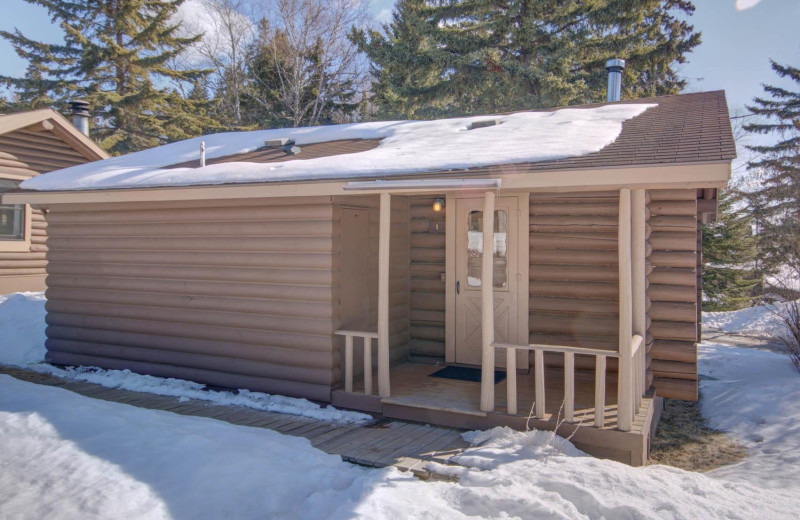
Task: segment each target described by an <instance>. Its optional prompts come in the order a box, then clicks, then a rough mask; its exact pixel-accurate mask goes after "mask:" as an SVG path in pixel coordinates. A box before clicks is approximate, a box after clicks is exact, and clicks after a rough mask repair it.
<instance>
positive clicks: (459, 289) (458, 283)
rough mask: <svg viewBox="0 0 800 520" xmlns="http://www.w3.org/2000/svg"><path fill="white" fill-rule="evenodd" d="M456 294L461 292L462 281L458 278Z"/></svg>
mask: <svg viewBox="0 0 800 520" xmlns="http://www.w3.org/2000/svg"><path fill="white" fill-rule="evenodd" d="M456 294H461V282H459V281H458V280H456Z"/></svg>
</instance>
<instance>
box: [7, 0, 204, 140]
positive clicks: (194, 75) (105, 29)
mask: <svg viewBox="0 0 800 520" xmlns="http://www.w3.org/2000/svg"><path fill="white" fill-rule="evenodd" d="M25 1H26V2H28V3H31V4H36V5H40V6H43V7H45V8H46V9H47V10H48V12H49V14H50V16H51V17H52V20H53V22H57V23H58V24H59V25H60V26H61V28H62V29H63V31H64V42H63V43H58V44H48V43H41V42H37V41H34V40H32V39H30V38H27V37H25V36H24V35H23V34H22V33H21V32H20V31H19V30H15V31H14V32H8V31H0V36H2V37H3V38H5V39H6V40H8V41H9V42H10V43H11V44H12V45H13V47H14V49H15V51H16V52H17V54H18V55H19V56H20V57H22V58H24V59H25V60H27V61H28V68H27V72H26V74H25V76H24V77H22V78H12V77H7V76H0V82H3V83H5V84H6V85H7V86H9V87H11V88H12V89H14V90H15V91H16V92H17V97H18V100H19V103H18V105H22V106H23V107H26V108H36V107H39V106H47V105H50V104H55V105H57V106H63V105H64V104H65V103H66V101H68V100H69V99H74V98H83V99H85V100H86V101H88V102H89V105H90V107H91V110H92V112H93V114H94V115H95V116H96V117H95V122H96V123H97V124H96V126H94V128H93V129H92V137H93V138H95V139H96V140H97V141H98V142H99V143H100V145H101V146H102V147H104V148H105V149H106V150H108V151H109V152H110V153H111V154H114V155H116V154H124V153H129V152H133V151H136V150H141V149H144V148H150V147H152V146H157V145H159V144H162V143H165V142H169V141H174V140H178V139H184V138H186V137H191V136H193V135H197V134H198V132H200V131H202V128H203V127H205V126H206V125H207V124H208V123H209V122H208V121H204V120H202V118H200V117H198V116H196V115H195V112H196V111H197V110H198V108H199V105H198V103H203V102H202V101H197V100H191V99H185V98H184V97H182V96H181V95H180V94H178V92H177V91H176V90H175V89H172V88H169V87H168V84H169V83H170V82H172V83H178V84H181V83H187V84H188V83H191V82H192V81H194V80H196V79H198V78H200V77H201V76H202V75H203V74H205V73H206V71H202V70H174V69H171V68H170V67H169V62H170V60H172V59H173V58H175V57H176V56H178V55H179V54H181V52H183V51H184V49H186V47H187V46H189V45H191V44H193V43H194V42H196V41H197V40H198V38H199V36H197V37H190V38H181V37H178V36H176V31H177V29H178V26H177V25H175V24H172V23H171V22H170V18H171V16H172V15H173V14H174V13H175V11H176V9H177V7H178V6H179V5H180V4H181V3H182V2H183V0H25Z"/></svg>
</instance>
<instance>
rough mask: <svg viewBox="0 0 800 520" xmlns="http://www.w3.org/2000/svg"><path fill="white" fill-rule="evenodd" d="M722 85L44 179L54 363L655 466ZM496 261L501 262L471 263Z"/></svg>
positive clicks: (324, 130)
mask: <svg viewBox="0 0 800 520" xmlns="http://www.w3.org/2000/svg"><path fill="white" fill-rule="evenodd" d="M734 157H735V149H734V141H733V137H732V133H731V127H730V122H729V116H728V110H727V105H726V101H725V95H724V93H723V92H721V91H718V92H705V93H693V94H684V95H674V96H664V97H657V98H648V99H638V100H635V101H619V102H609V103H600V104H594V105H586V106H577V107H569V108H564V109H553V110H542V111H528V112H518V113H514V114H503V115H492V116H485V117H467V118H456V119H446V120H438V121H413V122H410V121H404V122H403V121H397V122H376V123H360V124H351V125H337V126H328V127H315V128H300V129H276V130H263V131H256V132H246V133H231V134H218V135H212V136H205V137H202V138H197V139H191V140H187V141H182V142H179V143H172V144H169V145H165V146H162V147H159V148H155V149H151V150H146V151H143V152H138V153H134V154H131V155H128V156H124V157H116V158H112V159H109V160H107V161H103V162H102V163H95V164H94V165H83V166H76V167H72V168H69V169H65V170H61V171H59V172H54V173H51V174H48V175H47V176H42V177H37V178H34V179H32V180H30V181H27V182H25V183H23V185H22V187H21V189H19V190H16V191H13V192H8V193H5V194H4V195H3V202H4V203H6V204H31V205H33V207H35V208H38V209H40V210H45V211H46V215H47V223H48V226H49V227H48V232H49V239H48V246H49V249H48V252H47V260H48V265H47V274H48V277H47V285H48V289H47V299H48V301H47V312H48V314H47V324H48V327H47V338H48V339H47V344H46V346H47V350H48V353H47V360H48V361H49V362H50V363H54V364H58V365H89V366H97V367H103V368H107V369H130V370H132V371H135V372H139V373H144V374H152V375H157V376H165V377H176V378H184V379H190V380H194V381H198V382H203V383H207V384H209V385H215V386H221V387H229V388H247V389H251V390H256V391H263V392H269V393H278V394H284V395H290V396H298V397H305V398H308V399H312V400H314V401H318V402H326V403H332V404H333V405H335V406H340V407H344V408H349V409H356V410H362V411H368V412H372V413H376V414H382V415H383V416H386V417H393V418H399V419H405V420H411V421H419V422H423V423H433V424H441V425H450V426H457V427H465V428H487V427H492V426H497V425H507V426H510V427H513V428H519V429H524V428H539V429H550V430H554V429H557V431H558V432H559V433H560V434H561V435H563V436H565V437H570V438H571V440H572V441H573V442H574V443H575V444H576V445H577V446H578V447H579V448H581V449H583V450H585V451H587V452H588V453H590V454H593V455H596V456H602V457H608V458H613V459H616V460H619V461H622V462H625V463H628V464H632V465H642V464H644V463H645V462H646V460H647V455H648V450H649V442H650V439H651V436H652V434H653V431H654V429H655V426H656V424H657V422H658V419H659V416H660V409H661V404H662V400H663V398H673V399H685V400H695V399H697V384H698V383H697V349H696V344H697V342H698V341H699V331H700V284H699V277H700V271H701V264H702V253H701V251H700V244H701V241H700V226H699V223H700V222H701V221H703V220H704V219H710V218H713V216H714V214H715V212H716V193H717V189H719V188H721V187H723V186H724V185H725V184H726V182H727V180H728V179H729V177H730V172H731V161H732V159H733V158H734ZM490 249H491V250H492V251H493V254H492V255H489V254H484V252H485V251H489V250H490Z"/></svg>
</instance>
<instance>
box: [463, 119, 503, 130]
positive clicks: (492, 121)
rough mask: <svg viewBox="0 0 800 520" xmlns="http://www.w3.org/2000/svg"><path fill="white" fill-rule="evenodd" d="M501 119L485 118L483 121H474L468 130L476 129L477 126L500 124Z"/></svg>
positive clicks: (484, 126)
mask: <svg viewBox="0 0 800 520" xmlns="http://www.w3.org/2000/svg"><path fill="white" fill-rule="evenodd" d="M500 123H501V121H500V120H499V119H484V120H483V121H473V122H472V124H471V125H469V128H468V130H475V129H477V128H486V127H487V126H495V125H499V124H500Z"/></svg>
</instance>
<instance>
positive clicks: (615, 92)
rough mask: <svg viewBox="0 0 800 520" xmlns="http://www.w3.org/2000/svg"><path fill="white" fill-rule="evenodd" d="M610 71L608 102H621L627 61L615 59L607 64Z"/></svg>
mask: <svg viewBox="0 0 800 520" xmlns="http://www.w3.org/2000/svg"><path fill="white" fill-rule="evenodd" d="M606 70H607V71H608V95H606V101H619V98H620V95H621V93H622V71H623V70H625V60H620V59H613V60H608V61H607V62H606Z"/></svg>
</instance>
